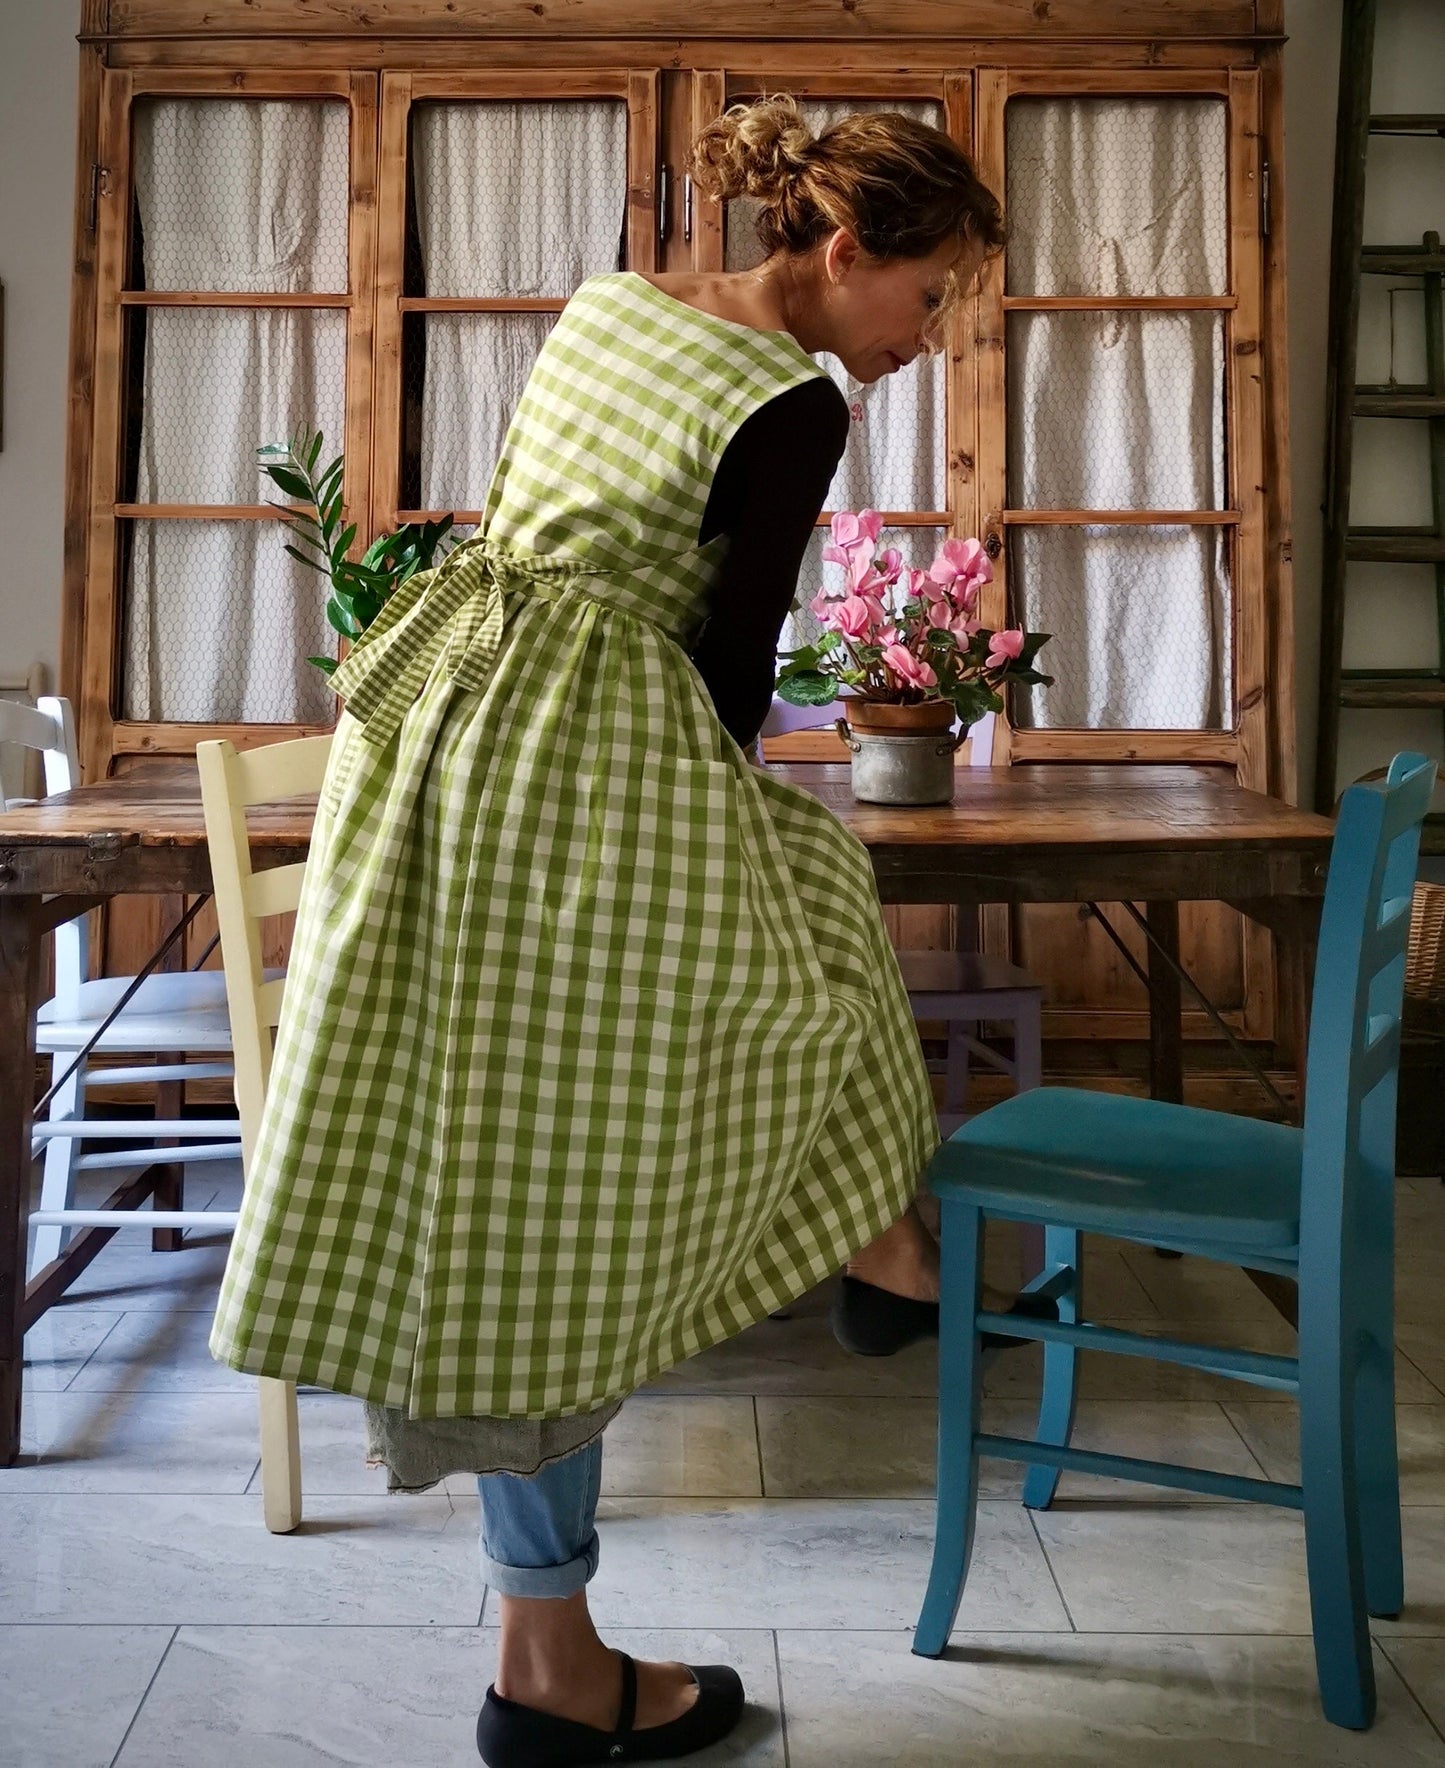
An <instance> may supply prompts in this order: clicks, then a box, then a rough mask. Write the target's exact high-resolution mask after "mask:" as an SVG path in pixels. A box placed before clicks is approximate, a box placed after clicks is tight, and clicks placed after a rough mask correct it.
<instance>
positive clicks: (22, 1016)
mask: <svg viewBox="0 0 1445 1768" xmlns="http://www.w3.org/2000/svg"><path fill="white" fill-rule="evenodd" d="M39 943H40V942H39V941H38V940H37V939H36V938H35V937H34V911H33V906H32V903H31V900H30V899H29V898H27V897H20V896H0V1077H3V1078H0V1467H13V1466H14V1464H15V1461H16V1459H17V1458H18V1456H19V1454H20V1385H21V1371H22V1369H23V1367H24V1361H23V1359H24V1340H25V1323H24V1317H23V1315H24V1306H25V1241H26V1229H27V1226H28V1223H29V1217H30V1171H31V1159H30V1108H31V1102H32V1099H33V1097H34V1088H35V1010H36V1006H37V1002H36V998H35V997H36V993H37V983H38V980H39V977H38V966H37V956H38V951H39Z"/></svg>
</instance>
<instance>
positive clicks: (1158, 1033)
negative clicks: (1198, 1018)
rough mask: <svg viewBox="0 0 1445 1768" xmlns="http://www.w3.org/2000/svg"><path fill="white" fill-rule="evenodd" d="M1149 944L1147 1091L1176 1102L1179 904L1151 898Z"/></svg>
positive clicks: (1179, 1082) (1179, 1077) (1179, 1090)
mask: <svg viewBox="0 0 1445 1768" xmlns="http://www.w3.org/2000/svg"><path fill="white" fill-rule="evenodd" d="M1146 917H1147V919H1148V922H1149V932H1150V934H1151V936H1152V937H1151V941H1150V944H1149V952H1148V964H1149V1092H1150V1094H1151V1096H1152V1097H1154V1098H1155V1099H1168V1100H1169V1101H1170V1102H1171V1103H1173V1104H1175V1105H1179V1104H1182V1103H1183V1100H1184V1028H1183V1023H1182V1013H1183V1005H1184V1003H1183V998H1182V990H1181V988H1180V983H1179V972H1178V971H1177V970H1176V969H1175V968H1173V966H1172V965H1171V964H1169V963H1168V962H1167V961H1166V959H1168V958H1172V959H1173V960H1174V963H1175V964H1177V963H1178V962H1179V904H1178V903H1177V902H1151V903H1150V904H1149V905H1148V908H1147V910H1146ZM1156 941H1157V944H1156V943H1155V942H1156Z"/></svg>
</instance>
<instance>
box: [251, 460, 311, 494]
mask: <svg viewBox="0 0 1445 1768" xmlns="http://www.w3.org/2000/svg"><path fill="white" fill-rule="evenodd" d="M262 470H263V471H264V472H265V474H266V476H267V477H268V478H269V479H270V480H271V481H272V483H273V484H276V485H279V486H280V487H281V489H282V490H283V491H284V492H285V493H286V495H287V496H288V497H295V498H299V499H300V501H301V502H302V503H310V502H311V501H312V497H311V487H310V485H309V484H307V482H306V480H305V479H304V478H303V477H302V476H301V474H300V473H298V472H296V471H295V470H294V469H293V468H291V467H283V466H280V465H279V464H273V465H270V466H267V467H265V468H263V469H262Z"/></svg>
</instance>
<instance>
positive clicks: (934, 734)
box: [838, 700, 968, 804]
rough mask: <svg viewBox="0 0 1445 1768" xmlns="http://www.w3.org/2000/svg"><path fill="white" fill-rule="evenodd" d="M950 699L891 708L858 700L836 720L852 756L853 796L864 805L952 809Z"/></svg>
mask: <svg viewBox="0 0 1445 1768" xmlns="http://www.w3.org/2000/svg"><path fill="white" fill-rule="evenodd" d="M953 722H954V712H953V707H952V706H951V705H950V704H949V703H948V701H947V700H922V701H919V702H918V703H917V704H915V705H912V706H888V705H880V704H877V703H873V702H869V701H865V700H860V701H858V702H857V704H856V705H852V706H850V707H849V708H848V716H847V718H840V719H839V720H838V735H839V736H840V737H842V739H843V741H844V742H845V743H846V744H847V745H848V747H849V749H850V750H851V751H852V755H853V796H854V797H855V798H857V799H859V800H860V801H861V802H863V803H865V804H951V803H952V802H953V785H954V761H953V758H954V755H955V754H956V753H957V751H958V749H959V747H960V746H961V744H962V743H963V741H964V739H965V738H966V737H967V736H968V729H967V727H966V726H965V727H964V728H963V729H961V730H959V731H958V732H957V733H956V734H955V733H954V732H953V729H952V726H953Z"/></svg>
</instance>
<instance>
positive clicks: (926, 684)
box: [883, 645, 938, 688]
mask: <svg viewBox="0 0 1445 1768" xmlns="http://www.w3.org/2000/svg"><path fill="white" fill-rule="evenodd" d="M883 661H884V663H885V664H886V665H887V666H888V668H889V669H891V670H892V671H893V673H894V674H895V675H896V676H898V677H899V678H900V679H901V680H902V681H904V682H905V683H906V684H907V685H908V686H909V687H913V688H936V687H937V686H938V677H937V676H936V675H935V674H934V673H933V670H932V668H931V667H930V666H929V665H928V664H927V663H925V662H924V661H923V659H922V658H921V657H915V656H914V655H913V653H912V651H910V650H908V649H906V648H905V647H904V646H903V645H889V647H888V649H887V650H886V651H884V653H883Z"/></svg>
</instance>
